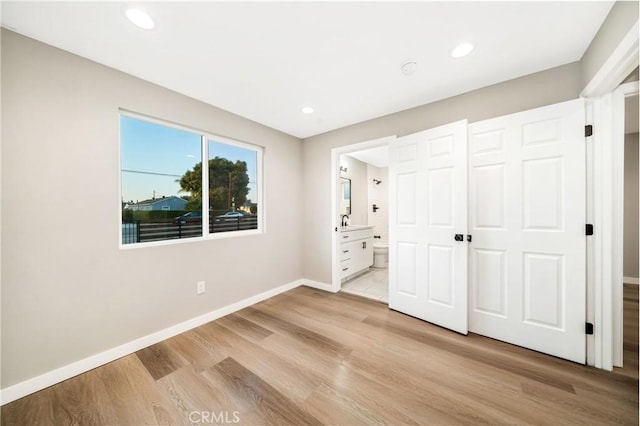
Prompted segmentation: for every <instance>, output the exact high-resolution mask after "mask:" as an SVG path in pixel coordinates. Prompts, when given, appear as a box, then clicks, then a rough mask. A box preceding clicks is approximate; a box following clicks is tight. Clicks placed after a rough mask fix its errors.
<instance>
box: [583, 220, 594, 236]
mask: <svg viewBox="0 0 640 426" xmlns="http://www.w3.org/2000/svg"><path fill="white" fill-rule="evenodd" d="M584 233H585V235H593V225H592V224H590V223H587V224H586V225H585V232H584Z"/></svg>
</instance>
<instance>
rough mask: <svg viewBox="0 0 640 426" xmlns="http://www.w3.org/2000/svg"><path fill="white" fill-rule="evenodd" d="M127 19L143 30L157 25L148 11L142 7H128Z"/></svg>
mask: <svg viewBox="0 0 640 426" xmlns="http://www.w3.org/2000/svg"><path fill="white" fill-rule="evenodd" d="M125 14H126V15H127V19H129V21H131V22H132V23H133V25H135V26H137V27H140V28H142V29H143V30H150V29H152V28H153V27H155V26H156V24H155V23H154V22H153V19H152V18H151V16H149V14H148V13H147V12H145V11H144V10H140V9H127V11H126V12H125Z"/></svg>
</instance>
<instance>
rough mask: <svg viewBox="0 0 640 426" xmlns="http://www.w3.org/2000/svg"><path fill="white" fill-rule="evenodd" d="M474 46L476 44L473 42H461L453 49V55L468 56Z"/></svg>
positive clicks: (458, 56)
mask: <svg viewBox="0 0 640 426" xmlns="http://www.w3.org/2000/svg"><path fill="white" fill-rule="evenodd" d="M473 48H474V46H473V44H472V43H460V44H459V45H457V46H456V47H454V48H453V50H452V51H451V57H452V58H462V57H464V56H467V55H468V54H469V53H471V52H472V51H473Z"/></svg>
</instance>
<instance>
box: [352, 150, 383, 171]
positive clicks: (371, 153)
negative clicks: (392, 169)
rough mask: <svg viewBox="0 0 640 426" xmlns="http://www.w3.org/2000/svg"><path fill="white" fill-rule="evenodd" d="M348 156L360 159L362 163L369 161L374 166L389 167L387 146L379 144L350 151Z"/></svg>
mask: <svg viewBox="0 0 640 426" xmlns="http://www.w3.org/2000/svg"><path fill="white" fill-rule="evenodd" d="M347 155H348V156H350V157H353V158H355V159H356V160H360V161H362V162H363V163H369V164H372V165H374V166H376V167H389V146H388V145H385V146H379V147H377V148H369V149H365V150H362V151H356V152H350V153H348V154H347Z"/></svg>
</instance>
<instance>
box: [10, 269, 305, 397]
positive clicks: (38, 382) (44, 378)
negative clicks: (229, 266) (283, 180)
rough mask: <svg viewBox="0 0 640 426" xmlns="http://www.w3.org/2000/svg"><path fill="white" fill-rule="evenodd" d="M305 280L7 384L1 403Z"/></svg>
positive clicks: (243, 306)
mask: <svg viewBox="0 0 640 426" xmlns="http://www.w3.org/2000/svg"><path fill="white" fill-rule="evenodd" d="M302 284H303V280H296V281H294V282H291V283H288V284H284V285H282V286H280V287H276V288H274V289H271V290H267V291H265V292H263V293H260V294H256V295H255V296H251V297H249V298H247V299H244V300H241V301H239V302H236V303H232V304H231V305H227V306H224V307H222V308H219V309H216V310H215V311H211V312H209V313H206V314H204V315H200V316H198V317H195V318H192V319H190V320H187V321H184V322H181V323H180V324H176V325H173V326H171V327H168V328H165V329H164V330H160V331H156V332H155V333H151V334H149V335H147V336H143V337H141V338H139V339H136V340H133V341H131V342H128V343H125V344H123V345H120V346H117V347H115V348H112V349H109V350H106V351H104V352H101V353H98V354H95V355H91V356H90V357H87V358H84V359H81V360H79V361H76V362H73V363H71V364H68V365H65V366H63V367H60V368H56V369H55V370H52V371H49V372H46V373H44V374H41V375H40V376H36V377H34V378H31V379H28V380H25V381H24V382H20V383H17V384H15V385H13V386H9V387H7V388H4V389H2V390H0V405H4V404H7V403H9V402H11V401H15V400H16V399H19V398H22V397H24V396H27V395H29V394H32V393H34V392H37V391H39V390H42V389H44V388H47V387H49V386H52V385H55V384H56V383H60V382H62V381H64V380H67V379H70V378H72V377H74V376H77V375H78V374H82V373H86V372H87V371H89V370H92V369H94V368H96V367H100V366H101V365H104V364H107V363H109V362H112V361H115V360H116V359H118V358H122V357H123V356H126V355H129V354H132V353H134V352H136V351H139V350H140V349H144V348H146V347H148V346H151V345H153V344H156V343H158V342H161V341H163V340H166V339H169V338H170V337H173V336H175V335H177V334H180V333H184V332H185V331H188V330H191V329H192V328H195V327H199V326H201V325H202V324H206V323H208V322H211V321H213V320H216V319H218V318H221V317H223V316H225V315H229V314H231V313H233V312H236V311H239V310H240V309H243V308H246V307H247V306H251V305H254V304H256V303H258V302H261V301H263V300H265V299H268V298H270V297H273V296H276V295H278V294H280V293H284V292H285V291H288V290H291V289H292V288H295V287H298V286H300V285H302Z"/></svg>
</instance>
